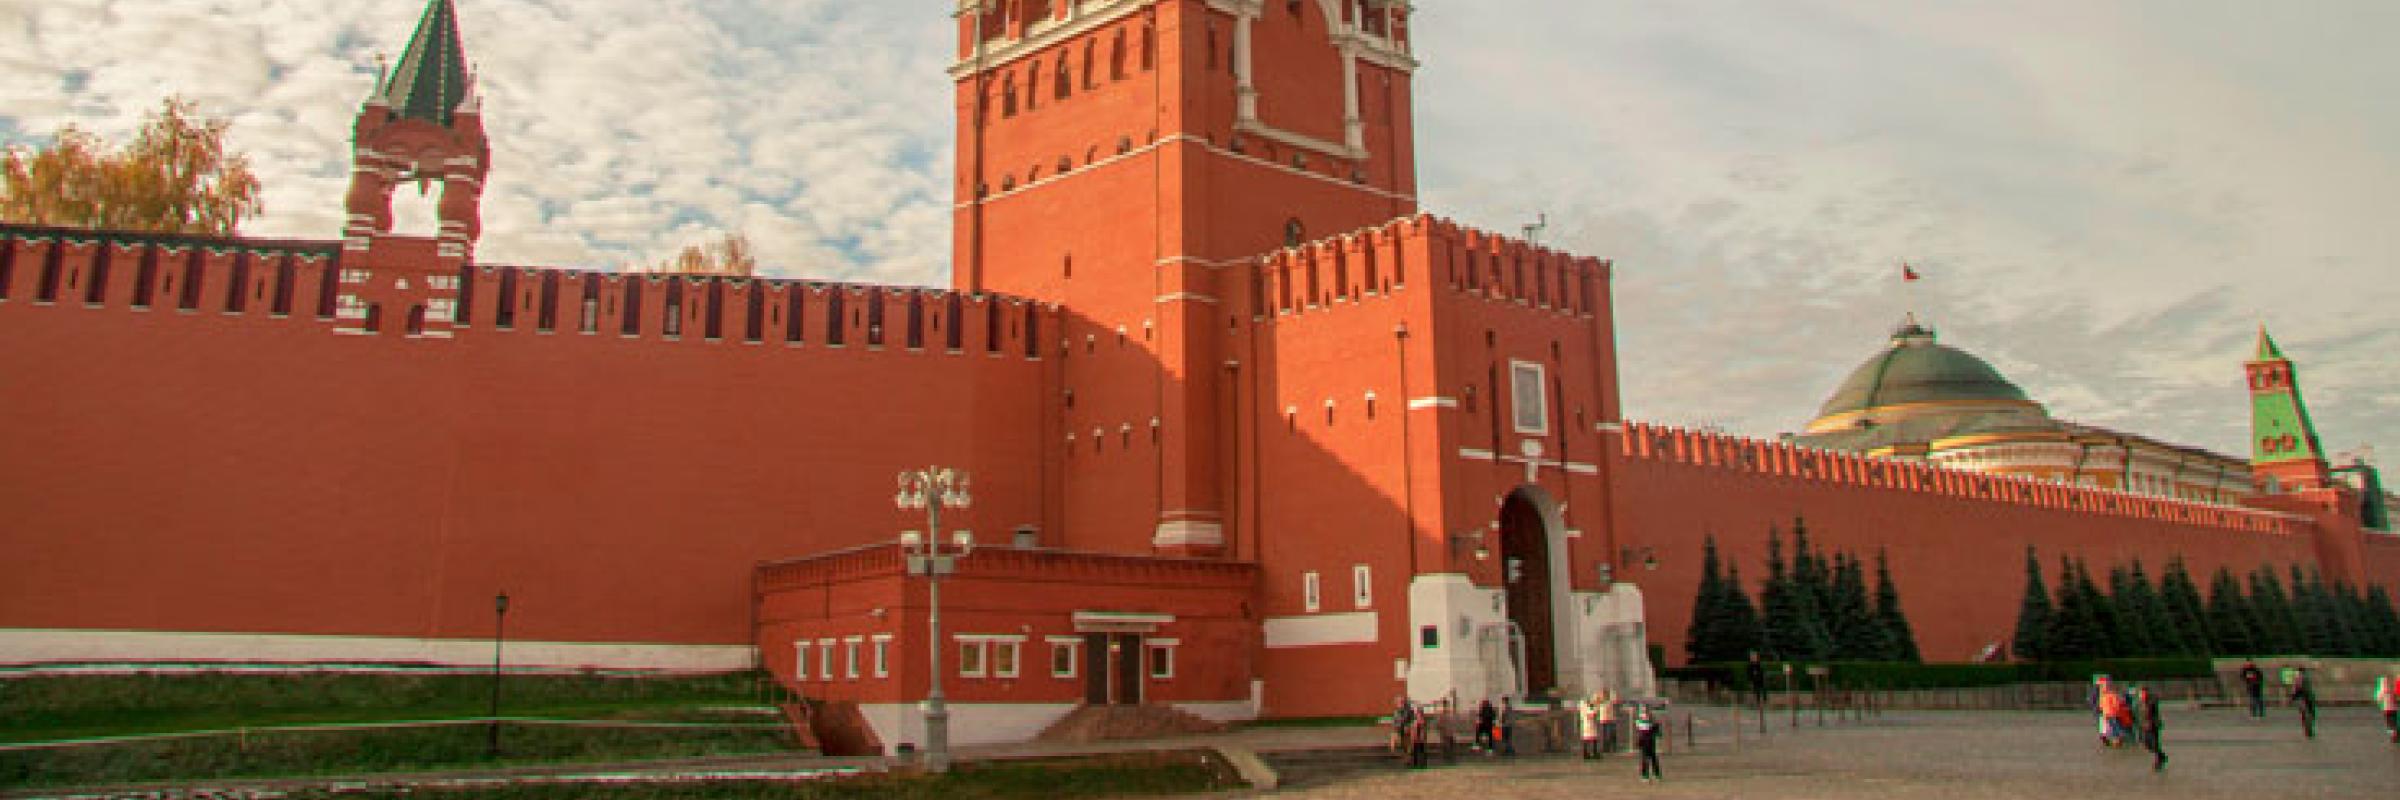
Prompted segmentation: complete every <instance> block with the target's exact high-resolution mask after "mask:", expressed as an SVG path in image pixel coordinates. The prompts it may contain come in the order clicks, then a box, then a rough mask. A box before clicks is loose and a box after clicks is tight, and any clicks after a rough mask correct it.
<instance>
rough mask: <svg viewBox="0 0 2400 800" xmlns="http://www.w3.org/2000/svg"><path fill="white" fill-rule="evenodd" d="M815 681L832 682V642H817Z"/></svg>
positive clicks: (828, 640) (822, 640) (820, 640)
mask: <svg viewBox="0 0 2400 800" xmlns="http://www.w3.org/2000/svg"><path fill="white" fill-rule="evenodd" d="M817 679H818V680H827V681H829V680H833V640H832V639H818V640H817Z"/></svg>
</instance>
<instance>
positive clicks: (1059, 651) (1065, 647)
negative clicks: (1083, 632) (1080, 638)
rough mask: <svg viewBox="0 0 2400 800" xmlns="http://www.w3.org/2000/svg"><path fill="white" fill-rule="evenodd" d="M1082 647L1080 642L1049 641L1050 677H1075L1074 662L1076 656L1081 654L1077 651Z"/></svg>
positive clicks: (1076, 659)
mask: <svg viewBox="0 0 2400 800" xmlns="http://www.w3.org/2000/svg"><path fill="white" fill-rule="evenodd" d="M1082 649H1083V647H1082V643H1080V642H1051V643H1050V677H1053V678H1072V677H1075V662H1076V661H1078V660H1079V659H1078V658H1077V656H1079V655H1082V654H1081V653H1079V652H1077V651H1079V650H1082Z"/></svg>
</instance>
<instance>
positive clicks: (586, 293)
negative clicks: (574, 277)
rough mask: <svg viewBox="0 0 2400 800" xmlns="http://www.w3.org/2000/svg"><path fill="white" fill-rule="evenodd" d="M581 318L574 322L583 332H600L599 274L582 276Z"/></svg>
mask: <svg viewBox="0 0 2400 800" xmlns="http://www.w3.org/2000/svg"><path fill="white" fill-rule="evenodd" d="M581 306H582V309H581V312H580V313H581V315H582V317H583V318H582V319H581V320H579V321H578V322H577V324H576V327H577V329H578V330H581V331H582V332H584V333H599V332H600V276H597V275H585V276H583V302H582V304H581Z"/></svg>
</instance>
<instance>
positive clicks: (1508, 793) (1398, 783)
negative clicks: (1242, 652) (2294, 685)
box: [1271, 709, 2400, 800]
mask: <svg viewBox="0 0 2400 800" xmlns="http://www.w3.org/2000/svg"><path fill="white" fill-rule="evenodd" d="M1698 713H1700V714H1701V715H1702V716H1703V717H1706V716H1708V715H1711V714H1713V715H1715V716H1716V717H1717V718H1718V720H1719V722H1718V724H1715V725H1706V724H1704V725H1701V726H1699V727H1698V728H1697V729H1698V730H1701V731H1704V733H1703V735H1702V738H1701V740H1700V742H1699V744H1698V746H1697V747H1687V746H1685V744H1684V742H1683V741H1682V740H1681V737H1682V733H1680V732H1678V733H1677V734H1676V736H1677V739H1678V740H1677V741H1676V742H1675V744H1676V749H1677V752H1675V753H1671V754H1668V755H1666V756H1665V757H1664V758H1663V761H1664V762H1665V763H1664V766H1665V769H1666V773H1667V779H1666V780H1665V781H1661V782H1658V783H1642V782H1640V781H1639V780H1637V778H1636V762H1635V760H1634V759H1633V758H1631V757H1629V756H1628V755H1626V754H1612V755H1610V756H1608V757H1606V758H1605V759H1603V760H1601V761H1599V762H1596V763H1594V762H1584V761H1581V760H1577V759H1572V758H1566V757H1560V756H1545V757H1538V758H1523V759H1518V760H1516V761H1515V762H1512V763H1505V764H1501V763H1494V762H1492V761H1489V760H1486V759H1484V758H1482V757H1480V756H1466V757H1462V758H1461V760H1460V761H1459V764H1458V765H1457V766H1452V767H1437V768H1434V769H1431V770H1424V771H1418V772H1400V771H1378V772H1374V773H1370V774H1366V775H1357V776H1352V777H1348V778H1340V779H1333V780H1331V781H1328V782H1326V783H1322V784H1318V785H1313V786H1311V785H1303V786H1295V787H1290V788H1288V789H1286V790H1285V791H1282V792H1277V793H1273V794H1272V795H1271V796H1273V797H1278V798H1280V797H1292V798H1309V799H1310V800H1319V799H1322V800H1336V799H1339V798H1361V799H1362V800H1365V799H1367V798H1372V800H1406V799H1407V798H1441V799H1442V800H1485V799H1486V798H1490V799H1493V800H1497V798H1535V799H1539V798H1568V797H1573V798H1591V797H1656V798H1828V799H1829V800H1831V799H1835V798H1839V799H1843V800H1847V799H1849V798H1896V797H1938V798H1973V799H1976V800H1982V799H1984V798H2039V799H2040V800H2071V799H2079V798H2109V800H2126V799H2127V798H2175V800H2209V799H2210V798H2240V800H2282V799H2283V798H2370V797H2371V798H2386V799H2387V800H2388V799H2389V798H2400V745H2394V744H2392V743H2391V742H2390V739H2389V737H2388V736H2387V735H2386V734H2385V732H2384V729H2383V721H2382V719H2381V718H2380V717H2379V716H2376V715H2374V714H2372V713H2371V712H2369V711H2367V710H2365V709H2331V710H2328V711H2327V712H2326V714H2325V717H2324V719H2323V720H2322V721H2321V723H2320V727H2319V729H2318V731H2317V738H2316V739H2315V740H2313V741H2311V740H2308V739H2305V738H2303V737H2302V736H2301V733H2300V726H2299V723H2298V722H2297V718H2296V717H2294V716H2293V715H2292V712H2289V711H2284V710H2280V709H2278V710H2276V711H2274V712H2272V713H2271V714H2270V716H2269V717H2268V719H2267V720H2266V721H2263V722H2262V721H2254V720H2251V719H2250V718H2249V717H2248V715H2247V714H2244V713H2242V712H2239V711H2234V710H2205V711H2200V710H2183V711H2180V712H2177V711H2173V710H2170V711H2169V713H2168V715H2167V724H2168V728H2167V732H2166V737H2165V738H2166V742H2167V753H2168V755H2169V756H2170V760H2169V762H2168V765H2167V769H2166V770H2165V771H2164V772H2160V773H2153V772H2152V771H2151V769H2150V754H2149V753H2147V752H2144V751H2142V750H2140V749H2139V748H2128V749H2124V750H2111V749H2103V748H2102V747H2100V746H2099V744H2098V736H2097V734H2096V732H2095V731H2094V726H2093V724H2092V723H2091V722H2090V717H2089V716H2088V715H2084V714H2079V713H2065V712H1892V713H1890V714H1887V715H1885V716H1883V717H1882V718H1880V719H1876V720H1870V721H1867V722H1850V723H1842V724H1838V725H1837V724H1833V723H1831V722H1829V723H1828V724H1827V726H1826V727H1821V728H1820V727H1817V726H1816V725H1815V724H1814V720H1813V718H1804V722H1803V727H1801V728H1800V729H1798V730H1794V729H1792V728H1790V727H1788V725H1789V720H1788V718H1784V717H1781V716H1778V717H1775V718H1773V720H1772V724H1770V726H1769V728H1768V732H1767V738H1766V739H1765V740H1764V742H1763V743H1762V742H1761V740H1760V739H1758V738H1757V736H1756V735H1755V734H1756V732H1757V728H1756V727H1755V725H1756V722H1755V718H1752V722H1751V727H1748V728H1746V729H1745V731H1744V738H1743V739H1742V741H1741V743H1740V749H1738V750H1737V749H1735V742H1734V740H1733V739H1732V738H1731V736H1730V735H1729V734H1728V733H1727V732H1726V728H1725V726H1724V724H1723V721H1724V720H1725V718H1726V715H1727V714H1729V712H1727V711H1724V710H1714V711H1710V710H1702V711H1699V712H1698ZM1681 716H1682V715H1681V713H1678V714H1677V715H1676V717H1677V719H1678V721H1680V719H1681Z"/></svg>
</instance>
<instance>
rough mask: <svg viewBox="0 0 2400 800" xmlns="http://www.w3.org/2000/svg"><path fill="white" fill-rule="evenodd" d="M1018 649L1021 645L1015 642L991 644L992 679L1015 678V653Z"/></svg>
mask: <svg viewBox="0 0 2400 800" xmlns="http://www.w3.org/2000/svg"><path fill="white" fill-rule="evenodd" d="M1020 647H1022V645H1020V644H1018V643H1017V642H993V643H992V676H993V677H997V678H1014V677H1016V676H1017V655H1018V652H1017V651H1018V649H1019V648H1020Z"/></svg>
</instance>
